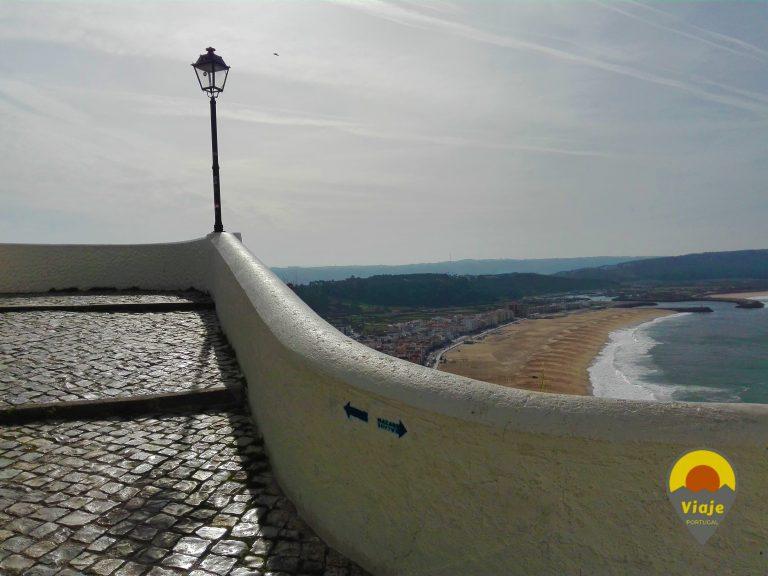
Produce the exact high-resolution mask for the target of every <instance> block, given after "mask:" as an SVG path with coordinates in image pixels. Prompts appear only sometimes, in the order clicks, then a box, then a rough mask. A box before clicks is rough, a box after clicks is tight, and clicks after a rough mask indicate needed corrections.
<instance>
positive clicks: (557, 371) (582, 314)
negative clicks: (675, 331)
mask: <svg viewBox="0 0 768 576" xmlns="http://www.w3.org/2000/svg"><path fill="white" fill-rule="evenodd" d="M669 314H673V312H669V311H665V310H657V309H654V308H609V309H605V310H584V311H578V312H573V313H570V314H566V315H563V316H558V317H554V318H546V319H545V318H542V319H535V320H522V321H520V322H518V323H516V324H512V325H510V326H506V327H504V328H502V329H500V330H499V332H497V333H494V334H491V335H489V336H487V337H485V339H484V340H483V341H482V342H478V343H476V344H462V345H461V346H458V347H457V348H454V349H452V350H450V351H449V352H447V353H446V354H445V355H444V358H445V362H443V363H441V364H440V367H439V369H440V370H443V371H445V372H452V373H454V374H460V375H462V376H469V377H471V378H476V379H478V380H485V381H486V382H493V383H496V384H501V385H503V386H512V387H515V388H525V389H528V390H540V391H544V392H558V393H563V394H579V395H589V394H591V386H590V383H589V374H588V372H587V368H588V367H589V365H590V364H591V363H592V360H593V359H594V358H595V356H597V355H598V354H599V353H600V350H602V348H603V346H605V344H606V342H607V341H608V336H609V334H610V333H611V332H613V331H614V330H619V329H621V328H627V327H630V326H633V325H637V324H641V323H643V322H648V321H650V320H653V319H654V318H659V317H661V316H666V315H669Z"/></svg>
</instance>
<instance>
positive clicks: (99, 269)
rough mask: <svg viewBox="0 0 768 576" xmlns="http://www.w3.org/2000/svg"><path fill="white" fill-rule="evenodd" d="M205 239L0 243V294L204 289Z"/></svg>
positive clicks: (206, 254) (206, 248) (206, 247)
mask: <svg viewBox="0 0 768 576" xmlns="http://www.w3.org/2000/svg"><path fill="white" fill-rule="evenodd" d="M208 249H209V243H208V242H207V240H206V239H205V238H202V239H200V240H193V241H191V242H175V243H171V244H115V245H92V244H61V245H51V244H0V293H2V292H47V291H48V290H50V289H52V288H54V289H64V288H79V289H81V290H87V289H88V288H131V287H134V286H136V287H141V288H152V289H165V290H172V289H184V288H190V287H194V288H199V289H204V288H205V272H206V270H207V264H208Z"/></svg>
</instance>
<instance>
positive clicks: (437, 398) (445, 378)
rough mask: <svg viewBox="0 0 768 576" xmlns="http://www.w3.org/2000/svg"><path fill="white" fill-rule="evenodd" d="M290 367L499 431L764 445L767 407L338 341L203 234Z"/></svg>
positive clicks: (268, 275) (237, 254) (233, 245)
mask: <svg viewBox="0 0 768 576" xmlns="http://www.w3.org/2000/svg"><path fill="white" fill-rule="evenodd" d="M208 239H209V241H210V242H211V243H212V244H213V246H214V247H215V249H216V251H218V254H219V255H220V256H221V257H222V258H223V260H224V262H225V263H226V265H227V266H228V267H229V269H230V271H231V272H232V274H233V275H234V276H235V278H236V280H237V281H238V282H239V284H240V286H241V288H242V289H243V291H244V292H245V294H246V296H247V297H248V299H249V300H250V302H251V304H252V305H253V306H254V308H255V310H257V311H258V312H257V313H258V314H259V316H260V317H261V318H262V320H263V321H264V322H265V323H266V324H267V326H268V328H269V329H270V331H271V332H272V333H273V334H274V336H275V337H276V338H277V339H278V340H279V341H280V342H281V344H282V345H283V346H284V347H285V348H287V349H289V350H290V351H292V352H293V353H294V354H295V355H296V357H297V361H302V362H305V363H307V364H309V365H310V366H311V367H312V368H313V369H315V370H318V371H320V372H321V373H324V374H326V375H328V376H330V377H332V378H336V379H338V380H341V381H343V382H345V383H347V384H348V385H350V386H351V387H353V388H357V389H359V390H361V391H363V392H367V393H370V394H373V395H375V396H377V397H379V398H381V399H382V400H384V401H394V402H401V403H404V404H407V405H410V406H413V407H416V408H421V409H424V410H427V411H430V412H437V413H441V414H443V415H445V416H450V417H453V418H459V419H462V420H469V421H474V422H479V423H482V424H485V425H489V426H493V427H500V428H503V430H504V431H507V430H510V429H520V430H524V431H528V432H541V433H550V434H557V435H569V436H585V437H593V438H594V437H600V438H602V439H606V440H609V441H611V440H627V441H635V440H641V439H643V440H653V441H659V442H664V441H669V438H670V434H672V435H674V437H675V438H676V441H688V442H690V443H694V444H695V443H697V442H702V441H707V440H711V439H713V438H717V440H718V442H719V443H721V444H722V443H739V444H744V443H750V444H752V443H761V442H763V443H764V442H768V404H716V403H693V402H652V401H642V400H618V399H609V398H599V397H593V396H570V395H563V394H550V393H544V392H535V391H526V390H518V389H513V388H507V387H505V386H499V385H496V384H490V383H487V382H481V381H478V380H472V379H470V378H465V377H463V376H457V375H454V374H449V373H446V372H441V371H438V370H434V369H432V368H427V367H426V366H420V365H417V364H412V363H410V362H407V361H405V360H401V359H399V358H394V357H392V356H388V355H386V354H383V353H381V352H377V351H375V350H373V349H371V348H368V347H367V346H365V345H363V344H360V343H359V342H356V341H354V340H352V339H351V338H348V337H347V336H345V335H343V334H342V333H341V332H339V331H338V330H336V328H334V327H333V326H331V325H330V324H328V323H327V322H326V321H325V320H323V319H322V318H320V316H318V315H317V314H316V313H315V312H314V311H312V310H311V309H310V308H309V307H308V306H307V305H306V304H305V303H304V302H303V301H302V300H301V299H300V298H299V297H298V296H297V295H296V294H295V293H294V292H293V291H292V290H291V289H290V288H288V287H287V286H286V285H285V284H284V283H283V282H282V280H280V279H279V278H278V277H277V276H276V275H275V274H274V273H273V272H272V271H271V270H269V268H268V267H267V266H265V265H264V264H263V263H261V262H260V261H259V260H258V259H257V258H256V257H255V256H254V255H253V254H251V252H249V251H248V249H247V248H245V246H244V245H243V244H242V243H241V242H240V241H239V240H238V239H237V238H236V237H235V236H233V235H231V234H227V233H224V234H220V235H212V236H209V237H208Z"/></svg>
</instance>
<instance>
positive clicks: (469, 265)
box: [272, 256, 642, 284]
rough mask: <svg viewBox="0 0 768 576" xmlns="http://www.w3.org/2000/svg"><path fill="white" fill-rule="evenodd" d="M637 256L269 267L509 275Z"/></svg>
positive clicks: (323, 276) (330, 274)
mask: <svg viewBox="0 0 768 576" xmlns="http://www.w3.org/2000/svg"><path fill="white" fill-rule="evenodd" d="M640 258H642V257H641V256H591V257H586V258H542V259H534V260H512V259H499V260H455V261H450V262H431V263H424V264H400V265H395V266H387V265H374V266H318V267H301V266H287V267H276V268H272V271H273V272H274V273H275V274H277V275H278V276H279V277H280V278H281V279H282V280H283V282H292V283H293V284H306V283H308V282H313V281H315V280H345V279H347V278H351V277H352V276H355V277H357V278H369V277H371V276H378V275H386V274H389V275H396V274H456V275H459V276H463V275H465V274H470V275H474V276H478V275H481V274H509V273H511V272H533V273H535V274H554V273H555V272H561V271H563V270H574V269H576V268H587V267H590V268H591V267H595V266H606V265H608V264H617V263H619V262H627V261H631V260H639V259H640Z"/></svg>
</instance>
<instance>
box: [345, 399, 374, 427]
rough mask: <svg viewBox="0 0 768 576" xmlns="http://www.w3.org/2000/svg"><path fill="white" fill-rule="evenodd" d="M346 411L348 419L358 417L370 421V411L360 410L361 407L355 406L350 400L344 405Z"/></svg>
mask: <svg viewBox="0 0 768 576" xmlns="http://www.w3.org/2000/svg"><path fill="white" fill-rule="evenodd" d="M344 412H346V413H347V420H349V419H350V418H357V419H358V420H362V421H363V422H368V412H366V411H365V410H360V408H355V407H354V406H352V404H351V403H350V402H347V403H346V404H345V405H344Z"/></svg>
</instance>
